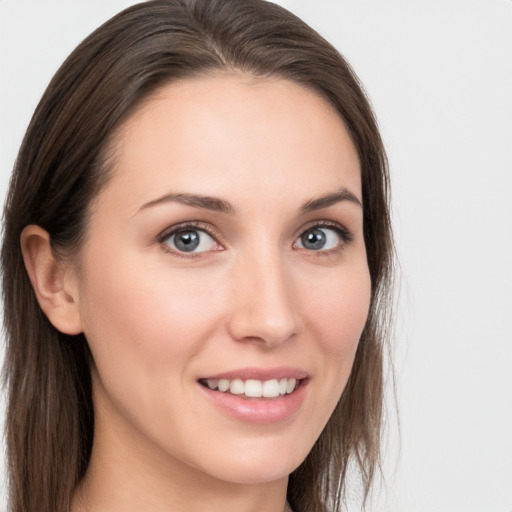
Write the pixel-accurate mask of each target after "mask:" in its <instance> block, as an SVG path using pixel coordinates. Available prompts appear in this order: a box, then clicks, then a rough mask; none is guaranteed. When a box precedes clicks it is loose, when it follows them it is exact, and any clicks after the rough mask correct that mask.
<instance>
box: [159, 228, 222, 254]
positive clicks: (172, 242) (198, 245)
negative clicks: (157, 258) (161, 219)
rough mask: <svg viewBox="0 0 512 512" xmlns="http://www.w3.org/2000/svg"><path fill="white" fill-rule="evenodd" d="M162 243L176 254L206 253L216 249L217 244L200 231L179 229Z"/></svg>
mask: <svg viewBox="0 0 512 512" xmlns="http://www.w3.org/2000/svg"><path fill="white" fill-rule="evenodd" d="M163 241H164V243H165V244H166V245H168V246H169V247H170V248H171V249H173V250H175V251H177V252H188V253H198V252H207V251H213V250H215V249H216V248H217V247H218V244H217V242H216V241H215V240H214V239H213V238H212V237H211V236H210V235H209V234H208V233H206V232H205V231H203V230H202V229H180V230H178V231H175V232H174V233H172V234H171V235H170V236H167V237H166V238H165V239H164V240H163Z"/></svg>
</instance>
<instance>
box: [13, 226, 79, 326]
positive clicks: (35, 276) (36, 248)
mask: <svg viewBox="0 0 512 512" xmlns="http://www.w3.org/2000/svg"><path fill="white" fill-rule="evenodd" d="M20 241H21V251H22V253H23V261H24V263H25V268H26V269H27V272H28V275H29V277H30V282H31V283H32V287H33V288H34V292H35V294H36V297H37V301H38V302H39V305H40V306H41V309H42V310H43V311H44V313H45V314H46V316H47V317H48V320H50V322H51V323H52V325H53V326H54V327H55V328H56V329H58V330H59V331H61V332H63V333H64V334H79V333H81V332H82V331H83V329H82V322H81V318H80V309H79V307H78V300H77V299H78V293H77V287H76V284H75V280H74V279H73V276H72V275H71V268H70V267H69V265H66V264H64V263H63V262H59V261H57V259H56V257H55V254H54V251H53V249H52V247H51V245H50V235H49V234H48V233H47V232H46V231H45V230H44V229H43V228H41V227H39V226H35V225H33V224H31V225H30V226H27V227H26V228H25V229H24V230H23V231H22V233H21V239H20Z"/></svg>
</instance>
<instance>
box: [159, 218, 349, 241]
mask: <svg viewBox="0 0 512 512" xmlns="http://www.w3.org/2000/svg"><path fill="white" fill-rule="evenodd" d="M314 227H320V228H322V227H323V228H330V229H333V230H336V231H338V232H340V233H341V235H342V236H343V238H344V239H345V242H347V243H349V242H351V241H352V240H353V238H354V236H353V233H352V232H351V231H350V230H349V229H347V228H346V227H345V226H344V225H343V224H341V223H340V222H337V221H333V220H328V219H315V220H311V221H309V222H307V223H305V224H303V225H302V226H301V227H300V228H299V229H298V230H296V231H295V234H294V235H293V243H295V241H296V240H297V239H298V238H300V236H301V235H302V234H303V233H304V232H305V231H307V230H308V229H312V228H314ZM187 229H197V230H199V231H204V232H205V233H206V234H207V235H209V236H211V237H212V238H213V239H214V240H215V241H216V242H217V243H218V244H219V245H222V246H227V245H228V244H227V242H226V241H225V240H224V237H222V235H221V233H220V231H219V230H218V229H217V228H215V227H214V226H213V225H211V224H209V223H207V222H204V221H183V222H179V223H177V224H173V225H171V226H168V227H167V228H165V229H164V230H163V231H161V232H160V233H159V234H158V235H157V240H158V241H159V242H160V243H163V242H165V241H166V240H168V239H169V238H170V237H171V236H172V235H174V234H176V233H177V232H179V231H181V230H187Z"/></svg>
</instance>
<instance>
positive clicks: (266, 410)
mask: <svg viewBox="0 0 512 512" xmlns="http://www.w3.org/2000/svg"><path fill="white" fill-rule="evenodd" d="M309 381H310V375H309V373H307V372H305V371H303V370H299V369H297V368H290V367H280V368H266V369H265V368H244V369H238V370H233V371H228V372H224V373H219V374H217V375H208V376H205V377H202V378H199V379H198V380H197V383H198V385H199V388H200V389H201V390H202V391H203V395H204V396H205V397H206V399H207V400H208V402H209V403H210V404H212V405H213V406H214V407H215V408H216V410H218V411H220V412H221V413H222V414H224V415H227V416H228V417H231V418H234V419H236V420H237V421H242V422H245V423H254V424H277V423H281V422H287V421H291V420H292V419H293V418H294V417H295V416H296V414H298V412H299V411H300V410H301V408H302V404H303V402H304V401H305V399H306V396H307V395H308V394H309V392H308V389H309V386H308V383H309ZM285 424H286V423H285Z"/></svg>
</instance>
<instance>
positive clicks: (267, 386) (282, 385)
mask: <svg viewBox="0 0 512 512" xmlns="http://www.w3.org/2000/svg"><path fill="white" fill-rule="evenodd" d="M305 380H306V379H305V378H302V379H296V378H294V377H291V378H287V377H283V378H281V379H269V380H258V379H246V380H243V379H199V384H201V385H202V386H204V387H206V388H208V389H210V390H212V391H218V392H221V393H227V394H231V395H236V396H238V397H239V398H269V399H272V398H273V399H276V398H279V397H284V396H286V395H290V394H291V393H293V392H294V391H295V390H296V389H297V388H298V387H299V386H301V385H302V384H303V383H304V381H305Z"/></svg>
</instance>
